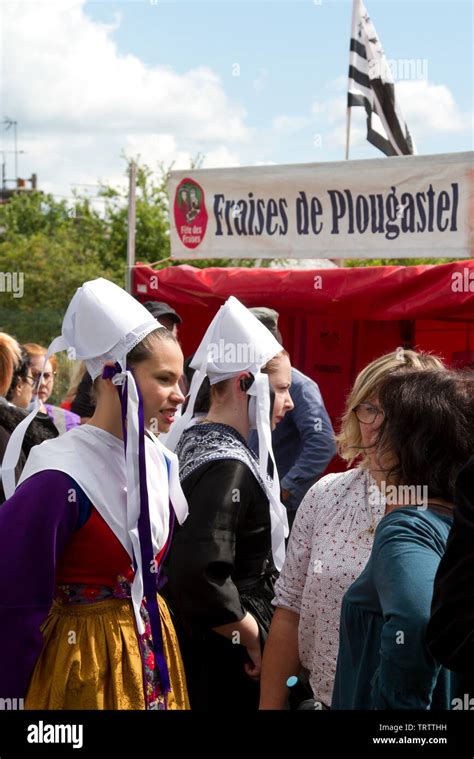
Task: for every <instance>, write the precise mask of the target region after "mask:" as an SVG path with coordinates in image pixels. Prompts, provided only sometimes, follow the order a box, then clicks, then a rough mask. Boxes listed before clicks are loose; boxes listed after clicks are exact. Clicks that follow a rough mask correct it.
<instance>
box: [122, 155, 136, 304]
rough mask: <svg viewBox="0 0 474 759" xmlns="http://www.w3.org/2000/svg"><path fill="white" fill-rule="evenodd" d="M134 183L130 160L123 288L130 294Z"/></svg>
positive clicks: (134, 165)
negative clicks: (125, 263) (125, 264)
mask: <svg viewBox="0 0 474 759" xmlns="http://www.w3.org/2000/svg"><path fill="white" fill-rule="evenodd" d="M136 184H137V164H136V163H135V161H131V162H130V165H129V186H128V225H127V268H126V270H125V289H126V291H127V292H128V293H130V295H131V294H132V289H133V267H134V266H135V227H136Z"/></svg>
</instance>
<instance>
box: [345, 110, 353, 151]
mask: <svg viewBox="0 0 474 759" xmlns="http://www.w3.org/2000/svg"><path fill="white" fill-rule="evenodd" d="M351 110H352V109H351V108H349V106H348V107H347V122H346V159H345V160H346V161H348V160H349V142H350V136H351Z"/></svg>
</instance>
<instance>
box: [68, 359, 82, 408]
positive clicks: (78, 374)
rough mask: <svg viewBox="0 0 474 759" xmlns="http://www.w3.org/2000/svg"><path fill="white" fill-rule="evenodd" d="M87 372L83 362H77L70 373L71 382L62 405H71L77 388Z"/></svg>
mask: <svg viewBox="0 0 474 759" xmlns="http://www.w3.org/2000/svg"><path fill="white" fill-rule="evenodd" d="M86 372H87V366H86V363H85V361H79V363H78V364H77V365H76V366H75V367H74V369H73V371H72V376H71V380H70V383H69V387H68V390H67V393H66V395H65V397H64V399H63V403H72V401H73V400H74V398H75V397H76V395H77V388H78V387H79V385H80V383H81V380H82V378H83V377H84V375H85V374H86Z"/></svg>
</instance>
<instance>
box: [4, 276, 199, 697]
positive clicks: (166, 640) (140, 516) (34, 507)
mask: <svg viewBox="0 0 474 759" xmlns="http://www.w3.org/2000/svg"><path fill="white" fill-rule="evenodd" d="M160 328H162V327H160V325H158V324H157V322H156V320H155V319H154V318H153V317H152V316H151V315H150V314H149V313H148V311H147V310H146V309H145V308H143V306H142V305H141V304H139V303H138V302H137V301H135V300H134V299H133V298H132V297H131V296H130V295H128V294H127V293H125V292H124V291H123V290H121V289H120V288H119V287H117V286H116V285H114V284H113V283H111V282H108V281H107V280H104V279H97V280H94V281H92V282H86V283H85V284H84V285H83V286H82V287H81V288H79V289H78V290H77V292H76V294H75V295H74V297H73V299H72V301H71V303H70V305H69V308H68V310H67V312H66V315H65V317H64V321H63V326H62V335H61V336H60V337H58V338H56V339H55V340H54V341H53V342H52V343H51V345H50V347H49V348H48V352H47V355H46V357H45V365H46V362H47V360H48V359H49V357H50V356H51V355H52V354H53V353H55V352H56V351H58V350H66V349H71V348H74V351H75V356H76V357H77V358H78V359H82V360H84V361H85V362H86V365H87V369H88V371H89V374H90V375H91V378H92V380H94V379H95V378H96V377H99V376H101V375H102V376H103V377H106V378H107V377H111V378H112V382H113V384H114V385H116V387H117V390H118V394H119V396H120V399H121V406H122V421H123V433H124V440H121V439H119V438H118V437H116V436H114V435H112V434H110V433H109V432H106V431H105V430H103V429H100V428H98V427H95V426H92V425H88V424H86V425H83V426H81V427H76V428H75V429H73V430H71V431H69V432H67V433H66V434H65V435H62V436H61V437H59V438H56V439H55V440H50V441H47V442H45V443H43V444H41V445H40V446H37V447H35V448H34V449H33V450H32V452H31V454H30V456H29V458H28V461H27V463H26V466H25V468H24V469H23V472H22V475H21V478H20V482H19V484H18V486H17V488H16V490H15V477H14V468H15V464H16V460H17V458H18V453H19V451H20V449H21V440H22V436H23V434H24V431H25V428H26V426H27V425H28V423H29V421H31V419H32V418H33V417H34V415H35V413H36V411H37V409H38V408H39V401H37V402H36V406H35V409H34V411H33V413H32V414H31V415H30V416H29V417H28V418H27V419H25V420H24V421H23V422H22V423H21V424H20V425H19V426H18V427H17V428H16V429H15V431H14V432H13V434H12V436H11V438H10V442H9V446H8V448H7V451H6V453H5V456H4V459H3V463H2V475H3V485H4V488H5V492H6V495H7V498H8V499H9V500H7V501H6V502H5V504H4V505H3V506H2V507H1V508H0V565H1V569H0V693H1V694H2V697H4V698H14V697H17V698H18V697H19V698H25V707H26V708H27V709H166V708H168V709H187V708H189V703H188V699H187V691H186V682H185V676H184V671H183V666H182V661H181V656H180V652H179V647H178V644H177V639H176V635H175V632H174V628H173V625H172V622H171V619H170V615H169V612H168V609H167V606H166V603H165V601H164V600H163V599H162V598H161V596H158V594H157V589H158V588H159V587H160V584H161V582H162V576H161V566H162V561H163V559H164V557H165V555H166V553H167V550H168V548H169V545H170V541H171V533H172V527H173V520H174V516H175V515H176V517H177V519H178V522H180V523H182V522H183V521H184V519H185V518H186V516H187V503H186V499H185V497H184V495H183V492H182V490H181V486H180V484H179V475H178V462H177V458H176V456H175V455H174V454H173V453H171V452H170V451H169V450H167V449H165V448H164V446H162V445H161V443H159V442H158V440H157V439H156V438H155V437H154V436H153V434H152V433H151V432H149V431H146V432H145V428H144V415H143V401H142V398H141V394H140V391H139V389H138V387H137V385H136V383H135V379H134V373H133V370H132V369H130V368H128V367H127V363H126V357H127V354H128V353H129V352H130V351H131V350H132V349H133V348H134V347H135V346H136V345H137V344H138V343H140V342H141V341H142V340H143V339H144V338H145V337H146V336H147V335H148V334H149V333H150V332H152V331H153V330H156V329H160ZM162 329H163V328H162ZM106 363H107V366H105V368H104V365H105V364H106ZM111 363H112V364H114V365H113V366H111V365H110V364H111Z"/></svg>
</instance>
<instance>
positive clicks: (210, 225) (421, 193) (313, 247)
mask: <svg viewBox="0 0 474 759" xmlns="http://www.w3.org/2000/svg"><path fill="white" fill-rule="evenodd" d="M473 157H474V152H467V153H444V154H439V155H431V156H403V157H400V158H398V157H397V158H381V159H378V158H377V159H374V160H366V161H338V162H333V163H319V164H316V163H315V164H295V165H287V166H253V167H245V168H233V169H232V168H231V169H198V170H192V169H189V170H187V171H173V172H171V175H170V179H169V182H168V192H169V199H170V227H171V257H172V258H174V259H179V260H181V261H182V260H186V259H199V258H348V257H352V258H425V257H453V258H463V257H472V256H474V248H473V243H474V163H473Z"/></svg>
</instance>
